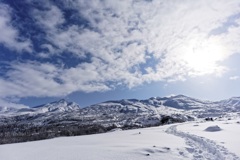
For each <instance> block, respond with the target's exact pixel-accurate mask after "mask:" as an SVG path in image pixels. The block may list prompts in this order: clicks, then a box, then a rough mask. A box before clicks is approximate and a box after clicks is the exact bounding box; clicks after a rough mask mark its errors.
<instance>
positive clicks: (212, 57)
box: [183, 41, 224, 74]
mask: <svg viewBox="0 0 240 160" xmlns="http://www.w3.org/2000/svg"><path fill="white" fill-rule="evenodd" d="M223 59H224V49H223V47H222V46H221V45H218V44H217V43H213V42H209V41H205V42H196V41H192V42H190V45H189V46H188V48H187V49H186V50H185V52H184V56H183V61H184V62H185V64H186V65H187V67H188V68H189V69H190V70H191V71H193V72H195V73H197V74H208V73H213V72H215V70H217V68H218V62H219V61H222V60H223Z"/></svg>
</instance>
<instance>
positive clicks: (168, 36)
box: [0, 0, 240, 107]
mask: <svg viewBox="0 0 240 160" xmlns="http://www.w3.org/2000/svg"><path fill="white" fill-rule="evenodd" d="M239 25H240V2H239V0H212V1H208V0H199V1H192V0H183V1H177V0H169V1H164V0H151V1H149V0H122V1H112V0H88V1H86V0H58V1H55V0H48V1H37V0H21V1H17V0H2V1H0V35H1V36H0V103H1V105H6V106H7V105H19V106H23V105H27V106H35V105H39V104H43V103H47V102H51V101H54V100H58V99H60V98H65V99H68V100H69V101H75V102H77V103H79V104H80V105H81V106H83V107H84V106H88V105H91V104H94V103H98V102H102V101H106V100H113V99H123V98H138V99H146V98H149V97H153V96H168V95H172V94H185V95H188V96H192V97H196V98H200V99H209V100H220V99H226V98H230V97H232V96H240V93H239V89H240V88H239V85H238V84H239V82H240V74H239V73H240V72H239V69H240V66H239V65H240V64H239V60H240V54H239V53H240V48H239V46H240V27H239Z"/></svg>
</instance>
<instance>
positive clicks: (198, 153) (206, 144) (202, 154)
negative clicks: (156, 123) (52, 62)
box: [166, 125, 240, 160]
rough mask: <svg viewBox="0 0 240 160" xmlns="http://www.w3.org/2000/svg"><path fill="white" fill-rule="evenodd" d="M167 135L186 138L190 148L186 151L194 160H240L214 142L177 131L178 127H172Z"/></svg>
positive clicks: (167, 131)
mask: <svg viewBox="0 0 240 160" xmlns="http://www.w3.org/2000/svg"><path fill="white" fill-rule="evenodd" d="M166 133H169V134H173V135H175V136H178V137H181V138H184V139H185V141H186V144H187V145H189V146H190V148H186V150H187V151H188V152H189V153H190V154H192V156H193V159H194V160H203V159H204V160H205V159H206V160H240V158H239V157H237V156H236V155H235V154H234V153H230V152H229V151H228V150H227V149H226V148H224V147H223V146H220V145H217V144H216V143H215V142H214V141H212V140H209V139H207V138H203V137H199V136H196V135H192V134H189V133H185V132H181V131H178V130H177V125H174V126H171V127H169V128H168V129H167V130H166Z"/></svg>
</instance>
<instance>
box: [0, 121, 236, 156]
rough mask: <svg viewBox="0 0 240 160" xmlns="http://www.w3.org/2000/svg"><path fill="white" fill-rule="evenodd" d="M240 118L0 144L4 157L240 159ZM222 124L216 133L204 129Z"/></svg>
mask: <svg viewBox="0 0 240 160" xmlns="http://www.w3.org/2000/svg"><path fill="white" fill-rule="evenodd" d="M239 125H240V124H239V119H235V120H230V121H227V120H226V121H225V120H224V121H215V122H188V123H182V124H172V125H165V126H159V127H151V128H145V129H134V130H127V131H115V132H109V133H105V134H95V135H88V136H75V137H61V138H55V139H50V140H44V141H36V142H26V143H18V144H7V145H0V157H1V159H4V160H32V159H34V160H48V159H51V160H66V159H67V160H77V159H79V160H96V159H97V160H123V159H124V160H125V159H126V160H207V159H208V160H239V159H240V158H239V157H240V150H239V144H240V139H239V138H238V137H239V134H240V127H239ZM211 126H219V127H220V128H221V130H219V131H216V132H208V131H205V129H206V128H208V127H211Z"/></svg>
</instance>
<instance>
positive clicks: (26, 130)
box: [0, 95, 240, 144]
mask: <svg viewBox="0 0 240 160" xmlns="http://www.w3.org/2000/svg"><path fill="white" fill-rule="evenodd" d="M230 114H231V116H232V115H233V114H234V115H236V116H239V115H240V98H229V99H227V100H222V101H216V102H211V101H202V100H199V99H196V98H191V97H188V96H184V95H177V96H171V97H151V98H149V99H145V100H138V99H122V100H113V101H105V102H102V103H98V104H94V105H91V106H89V107H84V108H80V106H79V105H78V104H76V103H74V102H68V101H66V100H64V99H61V100H59V101H55V102H51V103H47V104H44V105H40V106H36V107H32V108H30V107H29V108H23V109H19V110H14V112H12V111H11V110H9V111H8V112H6V111H5V112H2V113H1V111H0V144H4V143H15V142H23V141H28V140H39V139H46V138H53V137H59V136H73V135H85V134H94V133H103V132H107V131H109V130H111V129H113V128H121V129H133V128H142V127H151V126H159V125H164V124H169V123H179V122H185V121H193V120H196V119H199V118H208V117H213V118H219V117H227V116H228V115H230ZM213 118H212V119H213Z"/></svg>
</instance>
